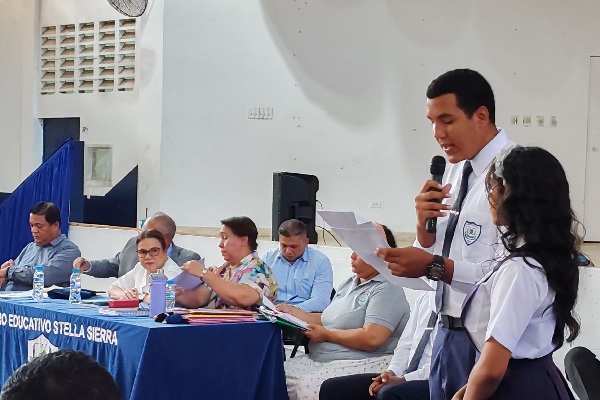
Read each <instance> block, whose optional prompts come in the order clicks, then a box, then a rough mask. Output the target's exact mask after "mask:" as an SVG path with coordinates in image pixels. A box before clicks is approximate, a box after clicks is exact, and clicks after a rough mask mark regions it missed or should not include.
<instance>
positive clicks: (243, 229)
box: [221, 217, 258, 251]
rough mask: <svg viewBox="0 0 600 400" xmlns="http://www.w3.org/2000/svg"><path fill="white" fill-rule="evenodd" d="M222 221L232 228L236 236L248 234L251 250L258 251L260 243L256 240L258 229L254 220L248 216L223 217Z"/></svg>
mask: <svg viewBox="0 0 600 400" xmlns="http://www.w3.org/2000/svg"><path fill="white" fill-rule="evenodd" d="M221 223H222V224H223V225H225V226H226V227H228V228H229V229H231V231H232V232H233V233H234V234H235V236H238V237H243V236H246V237H247V238H248V247H250V250H252V251H256V249H257V248H258V243H257V242H256V239H257V238H258V229H257V228H256V224H255V223H254V221H252V220H251V219H250V218H248V217H230V218H226V219H222V220H221Z"/></svg>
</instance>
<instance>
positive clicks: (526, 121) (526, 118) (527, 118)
mask: <svg viewBox="0 0 600 400" xmlns="http://www.w3.org/2000/svg"><path fill="white" fill-rule="evenodd" d="M529 125H531V116H530V115H526V116H524V117H523V126H529Z"/></svg>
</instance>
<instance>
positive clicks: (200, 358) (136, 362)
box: [0, 299, 287, 400]
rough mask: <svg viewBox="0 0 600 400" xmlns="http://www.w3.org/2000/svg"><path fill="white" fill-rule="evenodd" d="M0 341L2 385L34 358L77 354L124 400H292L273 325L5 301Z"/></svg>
mask: <svg viewBox="0 0 600 400" xmlns="http://www.w3.org/2000/svg"><path fill="white" fill-rule="evenodd" d="M0 340H1V348H2V354H3V357H2V361H1V362H0V379H1V382H5V381H6V379H8V377H9V376H10V375H11V374H12V372H13V371H14V370H15V369H17V368H18V367H19V366H20V365H21V364H23V363H25V362H26V361H28V360H30V359H32V358H33V357H36V356H38V355H40V354H44V353H47V352H52V351H56V350H58V349H63V350H64V349H74V350H79V351H83V352H85V353H87V354H89V355H91V356H92V357H93V358H94V359H96V360H97V361H98V362H99V363H100V364H101V365H103V366H104V367H105V368H106V369H107V370H108V371H109V372H110V373H111V374H112V375H113V377H114V378H115V380H116V381H117V384H118V385H119V387H120V388H121V390H122V392H123V395H124V396H123V397H124V399H169V398H177V399H198V398H222V399H261V400H262V399H266V400H268V399H273V400H281V399H287V393H286V389H285V375H284V371H283V347H282V343H281V330H280V329H278V328H277V327H276V326H275V325H273V324H270V323H268V322H255V323H252V322H250V323H232V324H222V325H203V326H191V325H166V324H159V323H156V322H154V321H153V320H152V319H151V318H147V317H114V316H103V315H99V314H98V311H97V310H96V309H95V308H93V307H88V306H82V305H71V304H69V303H68V302H67V301H64V300H50V299H48V300H46V301H44V302H42V303H36V302H34V301H32V300H29V299H10V300H4V299H0Z"/></svg>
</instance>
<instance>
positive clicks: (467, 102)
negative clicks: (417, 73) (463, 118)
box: [426, 68, 496, 123]
mask: <svg viewBox="0 0 600 400" xmlns="http://www.w3.org/2000/svg"><path fill="white" fill-rule="evenodd" d="M445 94H454V95H455V96H456V105H457V106H458V108H460V109H461V110H462V111H463V112H464V113H465V114H466V115H467V117H469V118H471V117H472V116H473V113H474V112H475V111H477V109H478V108H479V107H481V106H484V107H486V108H487V110H488V113H489V115H490V122H492V123H495V121H496V103H495V101H494V92H493V91H492V87H491V86H490V84H489V83H488V81H487V80H486V79H485V78H484V77H483V76H482V75H481V74H480V73H479V72H477V71H473V70H471V69H466V68H465V69H455V70H452V71H448V72H446V73H443V74H442V75H440V76H438V77H437V78H435V79H434V80H433V81H432V82H431V83H430V84H429V87H428V88H427V93H426V95H427V98H428V99H435V98H436V97H440V96H442V95H445Z"/></svg>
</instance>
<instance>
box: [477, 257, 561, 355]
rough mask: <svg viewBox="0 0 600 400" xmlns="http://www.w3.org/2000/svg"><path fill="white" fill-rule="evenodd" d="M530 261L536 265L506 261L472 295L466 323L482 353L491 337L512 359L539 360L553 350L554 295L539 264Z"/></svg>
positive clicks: (515, 260)
mask: <svg viewBox="0 0 600 400" xmlns="http://www.w3.org/2000/svg"><path fill="white" fill-rule="evenodd" d="M527 261H528V262H529V263H530V264H531V265H533V266H530V265H528V264H527V263H526V262H525V260H524V259H523V258H521V257H515V258H512V259H510V260H508V261H506V262H505V263H504V264H503V265H502V266H501V267H500V268H499V269H498V271H497V272H496V273H494V274H493V275H492V276H491V277H489V275H488V276H487V277H485V278H484V279H483V280H484V281H485V282H484V283H482V284H481V286H480V287H479V288H478V289H477V291H476V292H475V293H474V294H473V298H472V300H471V303H470V305H469V308H468V309H467V310H466V315H465V324H466V327H467V329H468V330H469V333H470V334H471V337H472V339H473V341H474V342H475V345H476V346H477V349H478V350H479V351H481V350H482V349H483V346H484V344H485V342H486V340H488V339H489V338H490V337H493V338H494V339H495V340H496V341H498V342H499V343H500V344H501V345H503V346H504V347H506V348H507V349H508V350H510V351H511V353H512V358H531V359H533V358H540V357H543V356H545V355H546V354H549V353H551V352H552V351H553V350H554V345H553V344H552V336H553V335H554V327H555V326H556V319H555V317H554V313H553V311H552V307H551V306H552V303H553V302H554V295H555V294H554V291H553V290H552V289H550V287H549V286H548V281H547V279H546V274H545V272H544V270H543V269H542V268H541V266H540V264H539V263H537V261H535V260H534V259H532V258H527ZM492 273H493V272H490V274H492ZM488 277H489V279H487V281H486V278H488Z"/></svg>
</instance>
